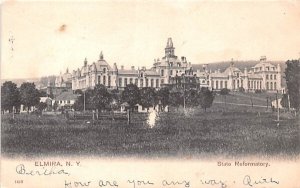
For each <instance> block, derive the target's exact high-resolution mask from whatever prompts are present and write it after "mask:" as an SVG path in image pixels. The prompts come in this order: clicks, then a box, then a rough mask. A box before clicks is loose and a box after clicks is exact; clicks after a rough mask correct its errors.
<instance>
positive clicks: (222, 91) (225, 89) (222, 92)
mask: <svg viewBox="0 0 300 188" xmlns="http://www.w3.org/2000/svg"><path fill="white" fill-rule="evenodd" d="M242 89H244V88H242V87H240V88H239V91H240V92H241V90H242ZM244 91H245V90H244ZM229 92H230V90H229V89H227V88H223V89H221V91H220V95H229Z"/></svg>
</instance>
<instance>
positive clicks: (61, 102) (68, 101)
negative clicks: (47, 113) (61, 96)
mask: <svg viewBox="0 0 300 188" xmlns="http://www.w3.org/2000/svg"><path fill="white" fill-rule="evenodd" d="M70 102H71V101H70V100H67V104H70ZM63 103H64V102H63V101H58V104H63Z"/></svg>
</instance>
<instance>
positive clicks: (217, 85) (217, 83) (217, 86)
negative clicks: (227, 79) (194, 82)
mask: <svg viewBox="0 0 300 188" xmlns="http://www.w3.org/2000/svg"><path fill="white" fill-rule="evenodd" d="M216 89H219V81H218V80H216Z"/></svg>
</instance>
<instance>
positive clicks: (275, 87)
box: [274, 82, 277, 90]
mask: <svg viewBox="0 0 300 188" xmlns="http://www.w3.org/2000/svg"><path fill="white" fill-rule="evenodd" d="M274 90H277V85H276V82H274Z"/></svg>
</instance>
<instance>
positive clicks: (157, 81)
mask: <svg viewBox="0 0 300 188" xmlns="http://www.w3.org/2000/svg"><path fill="white" fill-rule="evenodd" d="M156 87H159V80H158V79H156Z"/></svg>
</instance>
